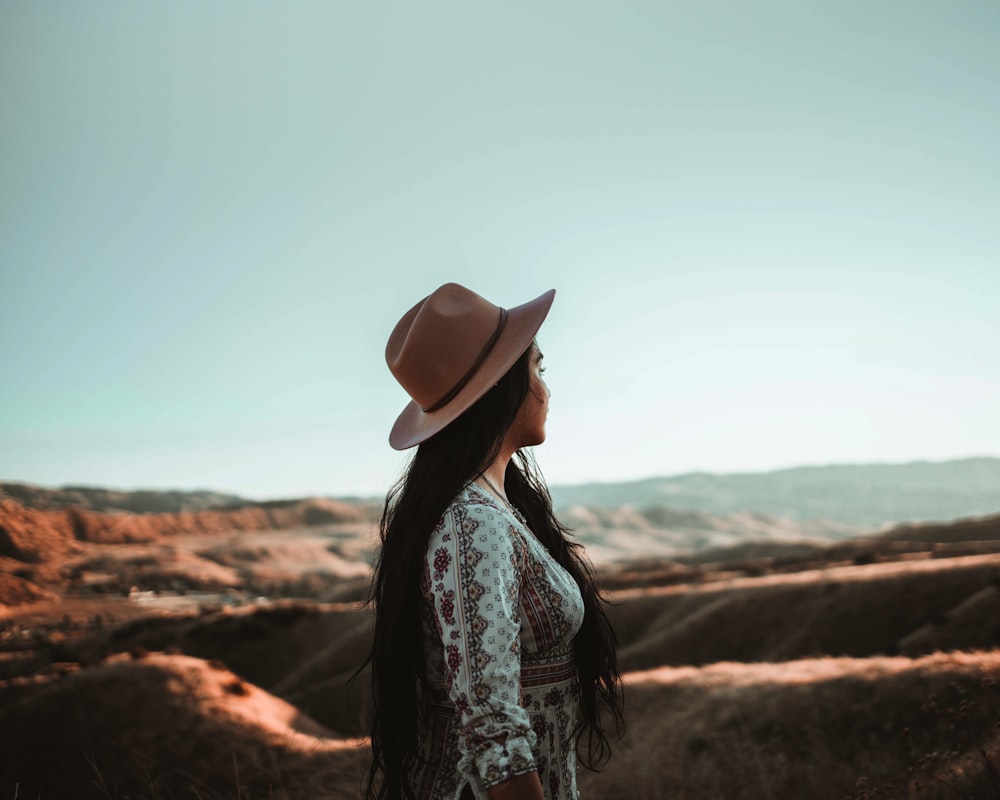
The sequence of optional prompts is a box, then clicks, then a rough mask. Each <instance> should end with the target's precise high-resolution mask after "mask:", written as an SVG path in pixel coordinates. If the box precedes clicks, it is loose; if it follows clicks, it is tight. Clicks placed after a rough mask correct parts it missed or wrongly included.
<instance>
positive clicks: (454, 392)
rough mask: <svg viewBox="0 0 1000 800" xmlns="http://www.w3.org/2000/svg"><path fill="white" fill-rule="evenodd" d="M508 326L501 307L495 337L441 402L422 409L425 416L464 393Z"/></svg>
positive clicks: (493, 336)
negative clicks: (505, 326)
mask: <svg viewBox="0 0 1000 800" xmlns="http://www.w3.org/2000/svg"><path fill="white" fill-rule="evenodd" d="M506 324H507V309H506V308H503V307H500V319H498V320H497V327H496V330H495V331H493V335H492V336H491V337H490V338H489V339H488V340H487V342H486V344H485V345H484V346H483V349H482V351H481V352H480V353H479V356H478V357H477V358H476V360H475V361H474V362H473V364H472V366H471V367H470V368H469V371H468V372H466V373H465V374H464V375H463V376H462V377H461V379H460V380H459V381H458V383H456V384H455V385H454V386H452V387H451V389H450V390H449V391H448V393H447V394H446V395H445V396H444V397H442V398H441V399H440V400H438V401H437V402H436V403H435V404H434V405H432V406H427V408H423V409H421V410H422V411H423V412H424V413H425V414H430V413H431V412H432V411H437V410H438V409H440V408H444V407H445V406H446V405H448V403H450V402H451V401H452V400H454V399H455V397H456V396H457V395H458V393H459V392H460V391H462V389H464V388H465V385H466V384H467V383H468V382H469V381H470V380H472V376H473V375H475V374H476V372H477V371H478V370H479V368H480V367H481V366H482V365H483V362H484V361H485V360H486V357H487V356H488V355H489V354H490V353H491V352H492V351H493V348H494V347H496V344H497V340H498V339H499V338H500V334H501V333H503V329H504V325H506Z"/></svg>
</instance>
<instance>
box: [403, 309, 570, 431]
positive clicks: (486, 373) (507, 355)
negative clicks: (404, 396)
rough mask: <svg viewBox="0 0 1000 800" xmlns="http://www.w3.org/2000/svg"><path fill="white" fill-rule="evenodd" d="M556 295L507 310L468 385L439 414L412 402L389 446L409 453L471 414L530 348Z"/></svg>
mask: <svg viewBox="0 0 1000 800" xmlns="http://www.w3.org/2000/svg"><path fill="white" fill-rule="evenodd" d="M555 296H556V290H555V289H549V291H547V292H545V293H544V294H542V295H539V296H538V297H536V298H535V299H534V300H531V301H529V302H527V303H524V304H522V305H519V306H515V307H514V308H511V309H508V312H507V314H508V316H507V323H506V325H504V329H503V332H502V333H501V334H500V338H499V339H497V342H496V344H495V345H494V347H493V349H492V350H491V351H490V354H489V355H488V356H486V358H485V359H484V360H483V363H482V364H481V365H480V367H479V369H478V370H476V373H475V375H473V376H472V378H471V379H470V380H469V382H468V383H467V384H466V385H465V386H464V387H463V388H462V390H461V391H460V392H459V393H458V394H457V395H455V397H454V398H453V399H452V400H451V401H450V402H449V403H448V404H447V405H446V406H444V407H443V408H440V409H438V410H437V411H432V412H430V413H427V412H425V411H424V410H423V409H422V408H420V406H418V405H417V404H416V403H415V402H413V401H412V400H411V401H410V402H409V404H407V406H406V408H404V409H403V413H402V414H400V415H399V417H397V419H396V423H395V425H393V426H392V432H391V433H390V434H389V445H390V446H391V447H392V448H393V449H394V450H407V449H409V448H411V447H413V446H414V445H417V444H420V443H421V442H423V441H426V440H427V439H430V438H431V437H432V436H433V435H434V434H435V433H438V432H439V431H441V430H443V429H444V428H445V427H447V426H448V425H449V424H450V423H452V422H454V421H455V420H456V419H458V418H459V417H460V416H461V415H462V414H463V413H464V412H466V411H468V410H469V409H470V408H471V407H472V406H473V405H474V404H475V402H476V401H477V400H478V399H479V398H481V397H482V396H483V395H484V394H486V392H488V391H489V390H490V389H491V388H492V387H493V385H494V384H495V383H496V382H497V381H498V380H500V378H502V377H503V376H504V375H506V374H507V372H508V370H510V368H511V367H513V366H514V364H515V363H517V360H518V359H519V358H520V357H521V356H522V355H523V354H524V351H525V350H527V349H528V348H529V347H530V346H531V342H532V340H533V339H534V338H535V334H536V333H538V329H539V328H541V327H542V323H543V322H544V321H545V317H546V316H548V313H549V309H550V308H551V307H552V300H553V299H554V298H555Z"/></svg>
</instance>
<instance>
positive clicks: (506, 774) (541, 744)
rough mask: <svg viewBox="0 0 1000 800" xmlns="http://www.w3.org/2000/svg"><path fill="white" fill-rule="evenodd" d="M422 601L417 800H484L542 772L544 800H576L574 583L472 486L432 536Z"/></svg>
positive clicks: (579, 618) (577, 604) (413, 777)
mask: <svg viewBox="0 0 1000 800" xmlns="http://www.w3.org/2000/svg"><path fill="white" fill-rule="evenodd" d="M423 593H424V598H425V600H426V602H425V604H424V609H425V610H424V618H423V626H424V636H425V641H426V642H427V646H426V647H425V659H426V667H427V682H426V684H425V685H424V687H423V690H422V715H421V716H422V719H421V720H420V745H419V748H420V749H419V757H418V759H417V761H416V764H415V766H414V767H413V768H412V769H411V771H410V776H409V777H410V783H411V786H413V788H414V790H415V791H416V796H417V797H418V798H420V799H421V800H459V798H460V797H461V796H462V792H463V789H464V790H466V791H467V792H468V791H469V790H471V793H472V796H473V797H475V798H476V799H477V800H485V798H486V797H487V794H486V790H487V789H488V788H489V787H491V786H494V785H495V784H498V783H501V782H502V781H506V780H509V779H510V778H513V777H515V776H517V775H522V774H524V773H527V772H532V771H537V772H538V776H539V778H540V779H541V782H542V788H543V789H544V791H545V796H546V798H548V800H575V798H577V797H578V796H579V794H578V791H577V787H576V747H575V740H574V737H573V736H572V732H573V728H574V727H575V726H576V724H577V722H578V721H579V714H580V711H579V683H578V679H577V671H576V666H575V664H574V661H573V649H572V640H573V637H574V636H575V635H576V633H577V631H578V630H579V629H580V625H581V624H582V622H583V613H584V610H583V600H582V598H581V596H580V590H579V588H578V587H577V585H576V582H575V581H574V580H573V578H572V577H571V576H570V575H569V573H567V572H566V571H565V570H564V569H563V568H562V567H560V566H559V565H558V564H557V563H556V561H555V560H554V559H553V558H552V557H551V556H550V555H549V553H548V551H547V550H546V549H545V547H544V546H543V545H542V544H541V542H539V541H538V540H537V539H536V538H535V536H534V535H533V534H532V533H531V531H530V530H529V529H528V528H527V526H526V525H525V524H524V522H523V521H522V520H521V519H519V518H518V517H517V516H515V515H514V513H513V512H512V511H511V510H509V509H506V508H504V507H503V505H502V501H500V500H499V499H497V498H495V497H494V496H493V495H492V494H490V493H489V492H487V490H486V489H483V488H482V487H480V486H479V485H478V484H476V483H470V484H469V485H468V486H467V487H466V488H465V489H463V490H462V491H461V492H460V493H459V495H458V496H457V497H456V498H455V500H454V501H453V502H452V504H451V505H450V506H449V507H448V509H447V510H446V511H445V514H444V516H443V517H442V518H441V520H440V522H439V523H438V524H437V526H436V527H435V529H434V531H433V533H432V534H431V537H430V543H429V545H428V548H427V556H426V562H425V565H424V579H423Z"/></svg>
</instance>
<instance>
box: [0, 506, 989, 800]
mask: <svg viewBox="0 0 1000 800" xmlns="http://www.w3.org/2000/svg"><path fill="white" fill-rule="evenodd" d="M46 502H48V501H46ZM328 504H332V505H328ZM370 520H371V509H370V508H366V507H364V506H360V505H359V506H357V507H355V506H351V505H350V504H344V505H343V507H342V506H340V505H338V504H336V503H334V501H325V500H324V501H315V502H313V503H309V502H307V501H297V502H296V503H287V504H284V505H283V506H282V507H281V508H271V509H261V508H246V507H244V508H231V509H211V510H200V511H185V512H163V513H155V514H141V513H133V512H128V513H121V512H96V511H92V510H86V509H79V508H51V507H50V508H47V509H38V508H27V507H25V506H23V505H21V504H20V503H18V502H16V501H14V500H10V499H8V500H6V501H3V502H0V592H2V593H3V594H2V600H3V602H4V606H2V607H0V747H2V752H3V753H4V757H3V759H2V760H0V798H14V797H17V798H24V797H30V798H35V797H39V798H74V800H75V799H76V798H79V799H80V800H86V799H87V798H108V797H113V798H125V797H128V798H132V800H138V798H162V799H163V800H169V799H170V798H232V797H239V798H241V800H246V799H247V798H288V799H289V800H297V799H298V798H303V799H304V798H331V800H332V799H333V798H356V797H358V796H359V788H358V787H359V785H360V781H361V778H362V775H363V772H364V769H365V767H366V764H367V750H366V743H365V740H364V738H363V736H364V733H365V723H364V719H365V696H366V695H365V686H366V674H365V673H364V671H361V672H360V673H359V672H358V669H359V667H360V665H361V664H362V662H363V659H364V655H365V653H366V650H367V644H368V639H369V636H370V625H371V619H370V616H369V613H368V611H367V610H366V609H365V608H364V606H363V604H362V603H361V601H362V600H363V598H364V596H365V591H366V587H367V577H368V575H369V574H370V567H369V562H370V558H371V548H372V544H373V542H374V531H373V529H372V526H371V521H370ZM628 533H629V532H628V530H621V531H618V532H617V534H615V533H614V531H611V532H610V533H609V534H608V535H618V536H621V537H627V536H628ZM598 566H599V568H600V569H599V575H600V580H601V582H602V585H603V586H604V587H605V590H606V594H607V596H608V599H609V602H610V606H609V613H610V614H611V617H612V619H613V621H614V625H615V628H616V631H617V633H618V635H619V638H620V640H621V649H620V662H621V667H622V669H623V672H624V673H625V674H626V700H627V703H628V715H627V720H628V729H627V731H626V732H625V734H624V738H623V739H622V740H621V741H620V742H617V743H616V746H615V751H614V755H613V757H612V758H611V760H610V761H609V762H608V764H607V765H606V767H605V768H604V769H603V771H601V772H599V773H591V772H587V771H582V772H581V776H580V777H581V788H582V791H583V796H584V797H589V798H599V799H603V798H609V799H611V798H648V799H649V800H655V799H656V798H730V797H732V798H804V797H809V798H846V797H853V798H875V797H884V798H890V797H891V798H905V797H913V798H980V797H982V798H989V797H1000V728H998V727H997V723H996V720H997V719H1000V691H998V688H997V680H998V679H1000V515H996V516H992V517H981V518H975V519H968V520H958V521H955V522H953V523H940V524H921V525H911V526H900V527H898V528H894V529H891V530H888V531H883V532H879V533H878V534H877V535H875V534H869V535H867V536H862V537H855V538H851V539H838V540H837V541H834V542H822V541H808V540H804V539H782V540H780V541H774V540H765V541H757V542H748V541H744V542H741V543H739V544H735V545H731V546H726V547H722V548H701V549H697V550H694V551H692V552H690V553H687V554H678V556H677V557H676V558H672V559H664V558H651V559H650V558H647V559H644V560H635V561H617V560H614V561H605V562H599V563H598Z"/></svg>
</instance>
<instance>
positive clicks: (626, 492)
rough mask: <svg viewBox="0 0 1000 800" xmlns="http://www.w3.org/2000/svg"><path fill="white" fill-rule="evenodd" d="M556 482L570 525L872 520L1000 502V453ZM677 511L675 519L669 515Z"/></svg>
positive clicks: (46, 500)
mask: <svg viewBox="0 0 1000 800" xmlns="http://www.w3.org/2000/svg"><path fill="white" fill-rule="evenodd" d="M551 490H552V498H553V502H554V504H555V507H556V510H557V511H560V512H562V513H563V514H566V515H568V516H569V517H570V518H571V520H572V522H571V524H574V523H576V524H578V525H579V524H580V523H584V524H583V527H586V522H585V520H586V519H588V517H587V515H586V514H582V515H581V512H580V511H579V509H580V508H585V509H605V510H609V509H629V508H630V509H634V510H638V511H641V512H642V516H643V517H644V518H645V519H646V523H644V524H648V523H650V522H651V523H653V525H654V527H670V528H674V529H677V528H685V529H686V528H688V527H689V526H691V527H693V528H698V527H703V526H704V521H695V520H694V517H692V520H687V521H684V520H678V519H677V512H678V511H680V512H684V511H690V512H700V513H707V514H714V515H733V514H744V513H745V512H755V513H758V514H762V515H766V516H767V517H769V518H775V519H777V520H780V519H786V520H795V521H800V522H805V521H810V520H822V521H825V522H829V523H833V524H834V525H842V526H849V527H852V528H865V529H872V528H878V527H881V526H882V525H889V524H896V523H901V522H920V521H947V520H953V519H958V518H960V517H970V516H979V515H985V514H993V513H996V512H998V511H1000V458H990V457H984V458H966V459H960V460H954V461H942V462H927V461H917V462H913V463H908V464H848V465H834V466H810V467H795V468H791V469H782V470H775V471H773V472H756V473H734V474H714V473H707V472H693V473H687V474H683V475H672V476H666V477H659V478H646V479H644V480H637V481H628V482H620V483H588V484H578V485H556V486H552V487H551ZM5 496H6V497H8V498H10V499H13V500H16V501H18V502H19V503H21V504H22V505H24V506H27V507H30V508H39V509H50V510H54V509H60V508H69V507H71V506H76V507H80V508H85V509H89V510H92V511H130V512H133V513H151V512H159V513H177V512H182V511H201V510H205V509H208V508H241V507H246V506H265V507H283V506H286V505H293V504H295V503H298V502H299V501H301V500H302V499H303V498H294V499H283V500H272V501H268V502H263V503H262V502H259V501H252V500H247V499H245V498H241V497H239V496H238V495H232V494H223V493H219V492H211V491H153V490H140V491H124V490H116V489H108V488H101V487H86V486H65V487H62V488H59V489H54V488H46V487H40V486H34V485H31V484H24V483H13V482H9V483H0V499H3V498H4V497H5ZM330 499H339V500H340V501H342V502H347V503H350V504H353V505H358V506H362V507H364V508H365V511H366V513H368V514H375V513H377V510H378V509H377V506H378V502H377V501H375V500H373V499H366V500H359V499H358V498H346V497H342V496H333V495H331V496H330ZM599 516H600V514H599ZM668 520H669V523H670V524H665V523H667V522H668ZM601 522H602V523H603V522H604V520H603V517H602V520H601ZM771 524H772V523H771V522H770V521H769V522H768V523H767V525H771ZM728 525H729V523H727V527H728ZM599 526H600V527H603V524H599ZM709 527H711V526H709ZM831 533H832V531H831ZM840 533H841V535H843V534H846V533H847V532H846V531H842V532H840ZM823 538H825V537H823Z"/></svg>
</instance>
